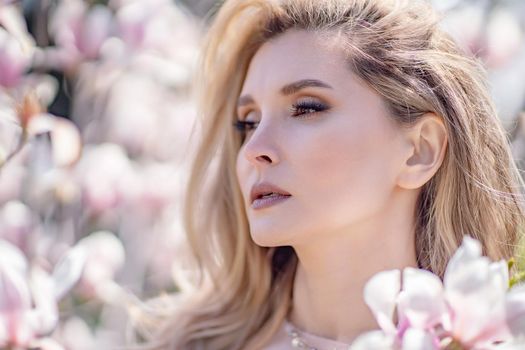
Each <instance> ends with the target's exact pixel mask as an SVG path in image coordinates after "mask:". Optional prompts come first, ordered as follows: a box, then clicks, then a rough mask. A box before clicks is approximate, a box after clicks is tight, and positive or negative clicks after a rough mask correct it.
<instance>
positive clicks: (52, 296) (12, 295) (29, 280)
mask: <svg viewBox="0 0 525 350" xmlns="http://www.w3.org/2000/svg"><path fill="white" fill-rule="evenodd" d="M69 256H70V257H69V258H66V259H65V260H66V261H68V262H69V263H68V264H65V263H63V264H62V266H61V267H60V268H59V269H60V270H62V273H57V270H55V272H54V276H53V277H52V276H50V275H49V274H48V273H47V272H46V271H44V270H43V269H42V268H40V267H39V266H37V265H32V266H30V265H29V263H28V262H27V260H26V258H25V256H24V255H23V253H22V252H21V251H20V250H19V249H18V248H17V247H15V246H13V245H12V244H10V243H8V242H7V241H3V240H0V347H16V348H36V347H38V348H42V349H50V350H51V349H60V346H58V344H56V343H55V342H53V341H52V340H51V339H48V338H47V336H48V335H49V334H50V333H51V332H52V331H53V330H54V329H55V327H56V326H57V324H58V306H57V301H58V300H59V299H60V297H62V296H63V295H64V294H65V293H64V290H68V289H70V288H71V287H72V286H73V285H74V284H75V283H76V281H77V280H78V278H79V276H80V274H79V272H78V270H79V269H78V267H77V268H68V267H66V265H69V266H79V265H83V255H82V253H80V249H79V248H76V249H73V250H72V251H71V252H70V253H69ZM64 271H67V272H64Z"/></svg>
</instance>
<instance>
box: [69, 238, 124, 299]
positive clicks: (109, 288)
mask: <svg viewBox="0 0 525 350" xmlns="http://www.w3.org/2000/svg"><path fill="white" fill-rule="evenodd" d="M77 245H78V246H79V247H82V249H83V250H84V251H85V253H86V264H85V268H84V272H83V274H82V279H81V285H80V287H81V290H82V291H83V292H84V293H85V294H86V295H89V296H94V297H98V298H100V299H102V300H107V301H110V300H109V299H111V298H112V297H113V292H114V288H117V287H116V285H115V284H114V282H113V279H114V278H115V275H116V273H117V272H118V271H119V270H120V269H121V268H122V267H123V265H124V262H125V251H124V246H123V245H122V243H121V241H120V240H119V239H118V238H117V237H116V236H115V235H114V234H113V233H111V232H109V231H98V232H94V233H92V234H90V235H89V236H86V237H84V238H82V239H81V240H80V241H79V242H78V243H77ZM117 292H118V291H117Z"/></svg>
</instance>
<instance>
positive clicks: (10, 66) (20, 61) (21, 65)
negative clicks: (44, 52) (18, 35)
mask: <svg viewBox="0 0 525 350" xmlns="http://www.w3.org/2000/svg"><path fill="white" fill-rule="evenodd" d="M29 63H30V56H29V55H28V53H27V52H25V51H24V47H23V46H22V45H21V44H20V42H18V41H17V40H16V39H15V38H14V37H13V36H11V35H10V34H9V33H8V32H7V31H6V30H4V29H3V28H1V27H0V72H2V74H0V86H3V87H6V88H13V87H15V86H17V85H18V84H19V83H20V81H21V79H22V75H23V74H24V73H25V71H26V70H27V68H28V67H29Z"/></svg>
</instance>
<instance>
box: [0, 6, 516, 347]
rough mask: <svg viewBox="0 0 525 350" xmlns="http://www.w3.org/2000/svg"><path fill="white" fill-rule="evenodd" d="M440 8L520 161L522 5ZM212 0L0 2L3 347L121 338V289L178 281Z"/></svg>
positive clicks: (147, 291)
mask: <svg viewBox="0 0 525 350" xmlns="http://www.w3.org/2000/svg"><path fill="white" fill-rule="evenodd" d="M433 4H434V6H435V7H436V9H437V10H439V11H440V12H441V13H442V16H443V21H442V26H443V28H444V29H445V30H446V31H448V32H450V33H451V34H452V35H453V36H454V37H455V39H456V40H457V41H458V42H459V43H460V44H461V46H462V47H464V48H465V49H466V50H468V51H470V52H471V53H473V54H474V55H476V56H478V57H480V58H481V59H482V60H483V62H484V63H485V65H486V67H487V70H488V74H489V81H490V86H491V92H492V95H493V97H494V100H495V102H496V105H497V108H498V111H499V116H500V118H501V121H502V123H503V125H504V126H505V128H506V130H507V131H508V136H509V139H510V140H511V141H512V147H513V152H514V155H515V158H516V160H517V162H518V164H519V166H520V168H521V169H523V168H524V167H525V163H524V162H525V114H524V109H525V1H522V0H514V1H512V0H479V1H478V0H472V1H469V0H463V1H461V0H435V1H433ZM218 5H219V4H218V3H217V2H216V1H212V0H179V1H173V0H109V1H103V0H97V1H95V0H93V1H81V0H21V1H9V0H0V348H6V347H11V348H13V349H15V348H17V347H18V348H36V347H40V348H42V349H71V350H74V349H94V348H97V349H108V348H111V347H112V346H115V345H121V344H123V342H124V336H125V334H126V321H127V317H128V315H127V312H126V309H127V308H128V307H129V305H130V303H131V302H132V300H130V297H129V294H128V293H127V292H132V293H133V294H135V295H136V296H137V297H139V298H141V299H146V298H149V297H154V296H156V295H159V294H160V293H165V292H166V293H169V292H173V291H176V290H177V286H175V285H174V283H173V274H174V273H175V272H176V271H177V270H176V269H174V268H173V267H174V266H177V264H178V263H179V262H180V261H182V260H183V257H184V254H186V251H185V250H184V249H182V248H181V244H180V243H181V241H182V229H181V224H180V207H181V198H182V195H183V191H184V183H185V179H186V178H187V177H188V176H190V175H191V174H189V171H188V165H189V161H191V154H192V152H193V147H194V145H195V142H196V139H195V138H191V139H190V136H191V131H192V127H193V122H194V119H195V106H194V104H193V102H192V95H191V76H192V72H193V70H194V69H195V63H196V59H197V55H198V50H199V45H200V39H201V37H202V34H203V33H204V32H205V31H206V25H207V22H208V21H209V19H210V18H212V16H213V13H214V12H215V11H216V9H217V7H218ZM521 263H523V262H521ZM2 327H3V328H2Z"/></svg>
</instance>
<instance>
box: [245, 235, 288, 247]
mask: <svg viewBox="0 0 525 350" xmlns="http://www.w3.org/2000/svg"><path fill="white" fill-rule="evenodd" d="M250 236H251V238H252V241H253V242H254V243H255V244H257V245H258V246H260V247H268V248H271V247H279V246H282V245H288V244H287V243H286V240H283V235H282V234H280V233H278V232H250Z"/></svg>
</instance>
